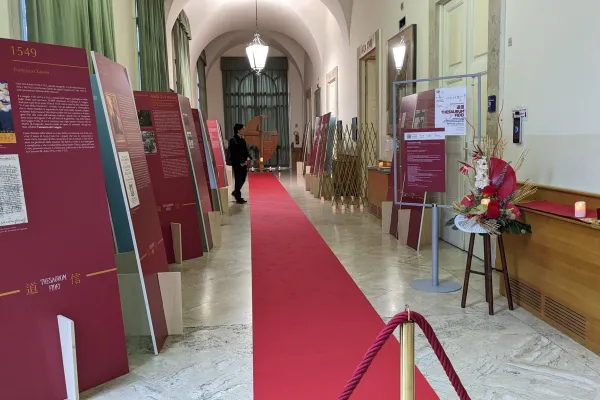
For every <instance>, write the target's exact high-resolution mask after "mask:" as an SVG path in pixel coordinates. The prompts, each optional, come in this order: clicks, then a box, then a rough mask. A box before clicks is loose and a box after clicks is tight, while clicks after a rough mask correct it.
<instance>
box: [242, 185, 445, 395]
mask: <svg viewBox="0 0 600 400" xmlns="http://www.w3.org/2000/svg"><path fill="white" fill-rule="evenodd" d="M250 204H251V205H250V215H251V226H252V310H253V335H254V339H253V340H254V399H255V400H334V399H335V398H336V397H337V396H338V395H339V394H340V392H341V391H342V389H343V388H344V385H345V384H346V381H347V380H348V379H349V378H350V377H351V376H352V373H353V372H354V369H355V368H356V366H357V365H358V363H359V362H360V361H361V360H362V357H363V355H364V354H365V352H366V351H367V349H368V348H369V346H370V345H371V343H372V342H373V341H374V340H375V338H376V336H377V334H378V333H379V331H380V330H381V329H383V327H384V323H383V321H382V320H381V318H380V317H379V316H378V315H377V313H376V312H375V310H374V309H373V307H372V306H371V304H370V303H369V301H368V300H367V299H366V298H365V296H364V295H363V294H362V292H361V291H360V289H359V288H358V286H357V285H356V284H355V283H354V281H353V280H352V278H351V277H350V276H349V275H348V273H347V272H346V270H345V269H344V267H343V266H342V264H341V263H340V262H339V260H338V259H337V258H336V257H335V255H334V254H333V253H332V252H331V250H330V249H329V247H328V246H327V244H326V243H325V241H324V240H323V239H322V238H321V236H320V235H319V234H318V232H317V231H316V229H315V228H314V227H313V225H312V224H311V223H310V221H309V220H308V219H307V218H306V216H305V215H304V213H303V212H302V211H301V210H300V208H298V206H297V205H296V203H295V202H294V201H293V199H292V198H291V197H290V196H289V195H288V193H287V192H286V190H285V189H284V188H283V187H282V186H281V184H280V183H279V182H278V181H277V179H276V178H275V176H274V175H272V174H251V175H250ZM399 398H400V349H399V345H398V341H397V340H395V339H393V340H390V341H388V343H387V344H386V345H385V346H384V347H383V349H382V351H381V353H380V354H379V355H378V356H377V358H376V359H375V362H374V363H373V365H372V366H371V368H370V369H369V371H368V373H367V375H366V376H365V379H364V380H363V381H362V382H361V384H360V386H359V387H358V389H357V391H356V392H355V394H354V396H353V397H352V400H399ZM416 398H417V400H430V399H438V397H437V396H436V395H435V393H434V391H433V389H432V388H431V386H429V383H428V382H427V381H426V380H425V378H424V377H423V376H422V375H421V373H420V372H419V371H417V374H416Z"/></svg>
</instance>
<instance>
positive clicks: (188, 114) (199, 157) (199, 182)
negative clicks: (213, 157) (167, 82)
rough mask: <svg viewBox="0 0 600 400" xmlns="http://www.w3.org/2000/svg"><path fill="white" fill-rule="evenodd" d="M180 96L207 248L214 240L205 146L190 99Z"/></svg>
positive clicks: (210, 246)
mask: <svg viewBox="0 0 600 400" xmlns="http://www.w3.org/2000/svg"><path fill="white" fill-rule="evenodd" d="M178 97H179V109H180V110H181V116H182V118H183V123H184V125H185V131H186V135H187V136H186V137H187V143H188V153H189V157H190V161H191V164H192V169H193V172H194V179H195V183H196V196H197V200H198V201H199V203H200V207H198V211H199V212H201V213H202V223H203V226H202V228H203V229H204V234H205V235H204V236H203V239H204V240H205V241H206V244H207V246H206V247H207V249H212V248H213V241H212V234H211V229H210V222H209V217H208V213H209V212H211V211H213V208H212V204H211V202H210V183H209V182H208V180H207V178H206V174H205V173H204V158H205V156H204V147H200V143H198V132H197V131H196V123H195V121H194V115H193V113H192V107H191V105H190V100H189V99H188V98H187V97H185V96H181V95H179V96H178Z"/></svg>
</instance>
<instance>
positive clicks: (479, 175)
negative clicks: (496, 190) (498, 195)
mask: <svg viewBox="0 0 600 400" xmlns="http://www.w3.org/2000/svg"><path fill="white" fill-rule="evenodd" d="M489 184H490V178H489V170H488V162H487V159H486V158H483V157H482V158H479V159H477V160H476V161H475V187H476V188H477V189H483V188H484V187H486V186H487V185H489Z"/></svg>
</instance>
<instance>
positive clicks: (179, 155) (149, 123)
mask: <svg viewBox="0 0 600 400" xmlns="http://www.w3.org/2000/svg"><path fill="white" fill-rule="evenodd" d="M134 96H135V105H136V107H137V112H138V119H139V122H140V128H141V130H142V141H143V144H144V152H145V153H146V161H147V162H148V170H149V171H150V178H151V179H152V187H153V188H154V197H155V199H156V209H157V210H158V217H159V219H160V226H161V229H162V235H163V238H164V239H165V242H164V243H165V250H166V253H167V261H168V262H169V263H174V262H175V253H174V250H173V241H172V239H171V223H178V224H181V249H182V257H183V259H184V260H189V259H192V258H197V257H201V256H202V237H201V234H200V222H199V220H198V212H197V202H196V190H195V188H194V177H193V174H192V170H191V165H190V160H189V157H188V152H187V143H186V140H188V139H186V131H187V128H186V129H184V126H183V123H182V116H181V111H180V109H179V99H178V96H177V93H156V92H134ZM194 135H195V133H194Z"/></svg>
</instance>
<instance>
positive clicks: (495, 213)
mask: <svg viewBox="0 0 600 400" xmlns="http://www.w3.org/2000/svg"><path fill="white" fill-rule="evenodd" d="M500 132H502V130H500ZM506 144H507V142H506V140H505V139H503V138H502V136H500V139H499V140H498V141H493V140H488V139H487V138H486V139H484V140H483V141H482V143H480V144H475V143H473V148H474V149H473V152H472V163H471V164H468V163H463V162H461V168H460V172H461V173H462V174H463V175H464V176H465V180H466V183H467V186H468V188H469V190H470V194H468V195H466V196H465V197H464V198H463V199H462V200H461V201H460V202H459V203H454V204H453V206H452V208H453V211H454V212H455V213H456V214H457V215H456V216H454V217H453V218H452V219H450V220H449V221H448V223H447V224H446V225H447V226H452V228H453V229H457V230H459V229H460V230H463V231H465V232H467V231H468V232H472V233H481V234H486V233H489V234H493V235H499V234H502V233H512V234H525V233H531V226H530V225H527V224H524V223H522V222H520V221H518V218H519V216H520V215H521V212H520V211H519V209H518V208H517V206H516V205H515V204H518V203H519V202H521V201H523V200H524V199H525V198H527V197H529V196H531V195H532V194H533V193H535V192H536V191H537V188H536V187H534V185H533V184H532V183H531V182H529V181H525V182H524V183H523V184H522V185H521V186H520V187H517V177H516V172H517V171H518V170H519V169H520V168H521V166H522V165H523V163H524V161H525V158H526V156H527V153H528V152H527V151H524V152H523V153H522V154H521V157H520V158H519V160H518V161H517V163H516V164H515V166H514V168H513V167H512V166H511V165H510V163H508V162H506V161H504V160H503V159H502V156H503V153H504V149H505V147H506Z"/></svg>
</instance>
